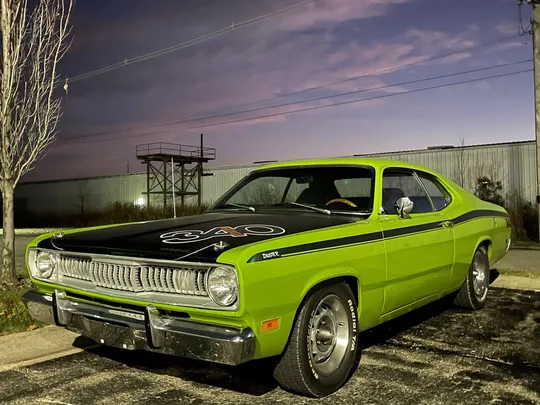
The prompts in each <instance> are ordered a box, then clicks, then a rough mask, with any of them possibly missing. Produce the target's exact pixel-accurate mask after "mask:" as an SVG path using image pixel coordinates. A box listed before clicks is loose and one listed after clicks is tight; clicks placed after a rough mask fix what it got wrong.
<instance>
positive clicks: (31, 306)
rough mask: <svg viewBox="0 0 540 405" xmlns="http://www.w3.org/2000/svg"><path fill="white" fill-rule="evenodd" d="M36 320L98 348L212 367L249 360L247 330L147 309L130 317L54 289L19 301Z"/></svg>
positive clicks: (250, 335) (126, 312) (252, 345)
mask: <svg viewBox="0 0 540 405" xmlns="http://www.w3.org/2000/svg"><path fill="white" fill-rule="evenodd" d="M23 299H24V301H25V303H26V306H27V308H28V312H29V313H30V316H32V318H34V319H36V320H37V321H40V322H43V323H47V324H53V325H57V326H63V327H65V328H66V329H69V330H71V331H74V332H77V333H80V334H81V335H83V336H87V337H89V338H91V339H93V340H95V341H96V342H98V343H101V344H104V345H107V346H113V347H119V348H123V349H127V350H148V351H154V352H159V353H164V354H171V355H175V356H180V357H188V358H193V359H198V360H205V361H211V362H214V363H221V364H228V365H238V364H241V363H244V362H246V361H249V360H251V359H252V358H253V355H254V352H255V334H254V333H253V330H252V329H251V328H249V327H246V328H235V327H228V326H220V325H210V324H205V323H201V322H194V321H191V320H186V319H180V318H175V317H172V316H164V315H161V314H160V313H159V311H158V310H157V309H156V308H155V307H153V306H152V305H149V306H147V307H146V308H144V311H142V310H141V311H140V312H135V311H131V310H124V309H119V308H115V307H112V306H105V305H101V304H94V303H92V304H90V303H86V302H82V301H75V300H70V299H69V298H68V297H67V296H66V294H65V293H64V292H62V291H60V290H56V291H55V292H54V294H52V295H47V294H42V293H40V292H37V291H33V290H31V291H28V292H27V293H26V294H25V295H24V297H23Z"/></svg>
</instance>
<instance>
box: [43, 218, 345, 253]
mask: <svg viewBox="0 0 540 405" xmlns="http://www.w3.org/2000/svg"><path fill="white" fill-rule="evenodd" d="M353 220H354V218H353V217H352V216H345V215H341V216H337V215H336V216H331V215H321V214H319V213H310V212H308V213H302V212H298V211H294V212H292V211H291V212H284V211H274V212H269V211H267V212H264V213H262V212H254V213H252V212H223V211H221V212H209V213H206V214H202V215H194V216H189V217H181V218H176V219H165V220H159V221H149V222H141V223H136V224H128V225H120V226H114V227H111V228H103V229H95V230H87V231H84V230H83V232H77V233H73V234H66V235H64V236H63V237H62V238H59V239H55V240H54V244H53V243H51V240H50V239H45V240H43V241H41V242H40V243H39V246H40V247H44V248H49V249H56V248H58V249H63V250H66V251H74V252H78V251H84V252H92V253H99V254H113V255H126V256H143V257H151V258H161V259H177V258H179V257H182V256H184V255H186V254H190V255H189V260H193V261H207V262H208V261H210V262H213V261H215V260H216V258H217V257H218V256H219V255H220V254H221V253H222V252H223V250H221V249H217V250H213V249H203V248H205V247H208V245H211V244H220V242H224V243H223V246H225V244H226V245H227V249H233V248H235V247H238V246H242V245H246V244H249V243H256V242H260V241H264V240H268V239H271V238H275V237H279V236H285V235H292V234H295V233H298V232H304V231H310V230H314V229H319V228H325V227H328V226H334V225H340V224H343V223H347V222H352V221H353ZM201 249H203V250H201ZM199 250H200V252H199Z"/></svg>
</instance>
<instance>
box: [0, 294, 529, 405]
mask: <svg viewBox="0 0 540 405" xmlns="http://www.w3.org/2000/svg"><path fill="white" fill-rule="evenodd" d="M539 341H540V293H535V292H528V291H519V290H506V289H492V290H491V291H490V297H489V301H488V304H487V306H486V307H485V308H484V309H483V310H481V311H476V312H469V311H463V310H459V309H456V308H454V307H452V306H451V305H450V303H449V302H448V300H442V301H440V302H437V303H434V304H433V305H429V306H428V307H425V308H423V309H420V310H417V311H415V312H414V313H411V314H409V315H406V316H403V317H401V318H399V319H397V320H395V321H392V322H390V323H388V324H386V325H381V326H380V327H378V328H376V329H374V330H372V331H370V332H364V333H362V334H361V335H360V342H361V346H360V347H361V348H362V350H361V353H360V357H359V366H358V369H357V371H356V373H355V374H354V376H353V377H352V378H351V380H350V381H349V382H348V383H347V385H346V386H345V387H343V388H342V389H341V390H340V391H338V392H337V393H335V394H333V395H331V396H329V397H326V398H323V399H319V400H314V399H310V398H305V397H300V396H296V395H294V394H291V393H287V392H285V391H283V390H281V389H280V388H279V387H277V385H276V384H275V382H274V381H273V380H272V378H271V365H272V362H271V361H268V360H265V361H257V362H252V363H248V364H245V365H243V366H240V367H237V368H232V367H225V366H219V365H214V364H209V363H202V362H197V361H192V360H186V359H178V358H174V357H167V356H161V355H160V356H158V355H155V354H151V353H146V352H136V353H132V352H126V351H122V350H116V349H110V348H104V347H99V348H96V349H91V350H88V351H85V352H81V353H77V354H74V355H71V356H66V357H62V358H58V359H55V360H51V361H46V362H42V363H39V364H34V365H31V366H27V367H21V368H17V369H12V370H9V371H5V372H2V373H0V381H2V382H3V383H2V384H0V403H2V404H47V403H48V404H77V405H78V404H81V405H82V404H89V405H90V404H104V405H106V404H115V405H116V404H157V403H159V404H163V405H165V404H229V403H236V404H250V405H255V404H275V403H281V404H303V403H311V402H315V401H317V403H321V404H332V405H337V404H415V405H418V404H537V403H540V345H538V342H539Z"/></svg>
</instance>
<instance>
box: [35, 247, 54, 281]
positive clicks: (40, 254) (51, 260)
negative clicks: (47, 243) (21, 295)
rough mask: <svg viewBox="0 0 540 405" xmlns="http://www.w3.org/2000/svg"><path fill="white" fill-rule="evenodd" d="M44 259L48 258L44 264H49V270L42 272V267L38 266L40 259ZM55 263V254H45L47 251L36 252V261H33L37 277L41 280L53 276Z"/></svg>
mask: <svg viewBox="0 0 540 405" xmlns="http://www.w3.org/2000/svg"><path fill="white" fill-rule="evenodd" d="M44 257H48V260H46V261H45V263H47V262H48V263H49V268H48V269H47V270H43V266H42V265H40V259H41V260H43V258H44ZM57 262H58V257H57V255H56V254H54V253H51V252H47V251H39V252H37V255H36V261H35V266H36V267H35V268H36V275H37V277H39V278H43V279H50V278H51V277H52V276H53V274H54V271H55V269H56V264H57Z"/></svg>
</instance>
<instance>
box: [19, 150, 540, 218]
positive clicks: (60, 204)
mask: <svg viewBox="0 0 540 405" xmlns="http://www.w3.org/2000/svg"><path fill="white" fill-rule="evenodd" d="M534 147H535V144H534V142H533V141H530V142H516V143H508V144H494V145H480V146H471V147H466V148H463V149H461V148H453V149H436V150H417V151H407V152H394V153H379V154H369V155H363V156H372V157H381V158H386V159H396V160H402V161H406V162H411V163H416V164H420V165H423V166H425V167H428V168H430V169H433V170H436V171H438V172H440V173H442V174H443V175H446V176H448V177H450V178H452V179H453V180H454V181H457V182H458V183H459V178H460V177H461V176H460V170H459V167H460V166H461V167H463V170H462V172H463V173H464V177H465V184H464V187H465V188H466V189H468V190H470V191H473V190H474V181H475V179H476V178H477V177H478V176H479V175H483V174H487V175H491V176H492V177H493V178H495V179H498V180H501V181H502V182H503V185H504V187H505V191H506V192H508V191H509V192H514V193H517V194H519V195H520V196H521V197H522V198H523V199H525V200H527V201H530V202H534V200H535V195H536V171H535V151H534ZM458 162H461V164H459V163H458ZM255 167H256V166H255V165H250V166H228V167H218V168H208V169H207V170H206V171H207V172H211V173H213V175H212V176H205V177H203V194H202V199H203V202H205V203H212V202H214V201H215V200H216V199H217V198H218V197H219V196H221V195H222V194H223V193H224V192H225V191H227V189H229V188H230V187H232V186H233V185H234V184H235V183H236V182H238V181H239V180H240V179H241V178H242V177H244V176H245V175H247V174H248V173H249V172H250V171H251V170H253V169H254V168H255ZM144 191H146V173H142V174H129V175H119V176H109V177H95V178H87V179H75V180H59V181H47V182H34V183H21V184H20V185H19V186H18V187H17V191H16V198H17V204H18V206H19V207H24V208H25V209H27V210H29V211H32V212H36V213H40V212H50V211H55V212H67V211H78V210H79V209H80V204H81V198H82V200H83V201H84V205H85V209H99V208H103V207H104V206H106V205H107V204H109V203H111V202H115V201H122V202H133V203H136V201H137V200H138V199H139V198H141V197H143V196H144V195H143V194H142V193H143V192H144ZM177 201H178V202H179V201H180V200H179V199H178V200H177ZM160 202H161V200H159V203H160ZM186 202H193V203H195V202H196V198H194V197H192V198H191V199H186Z"/></svg>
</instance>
